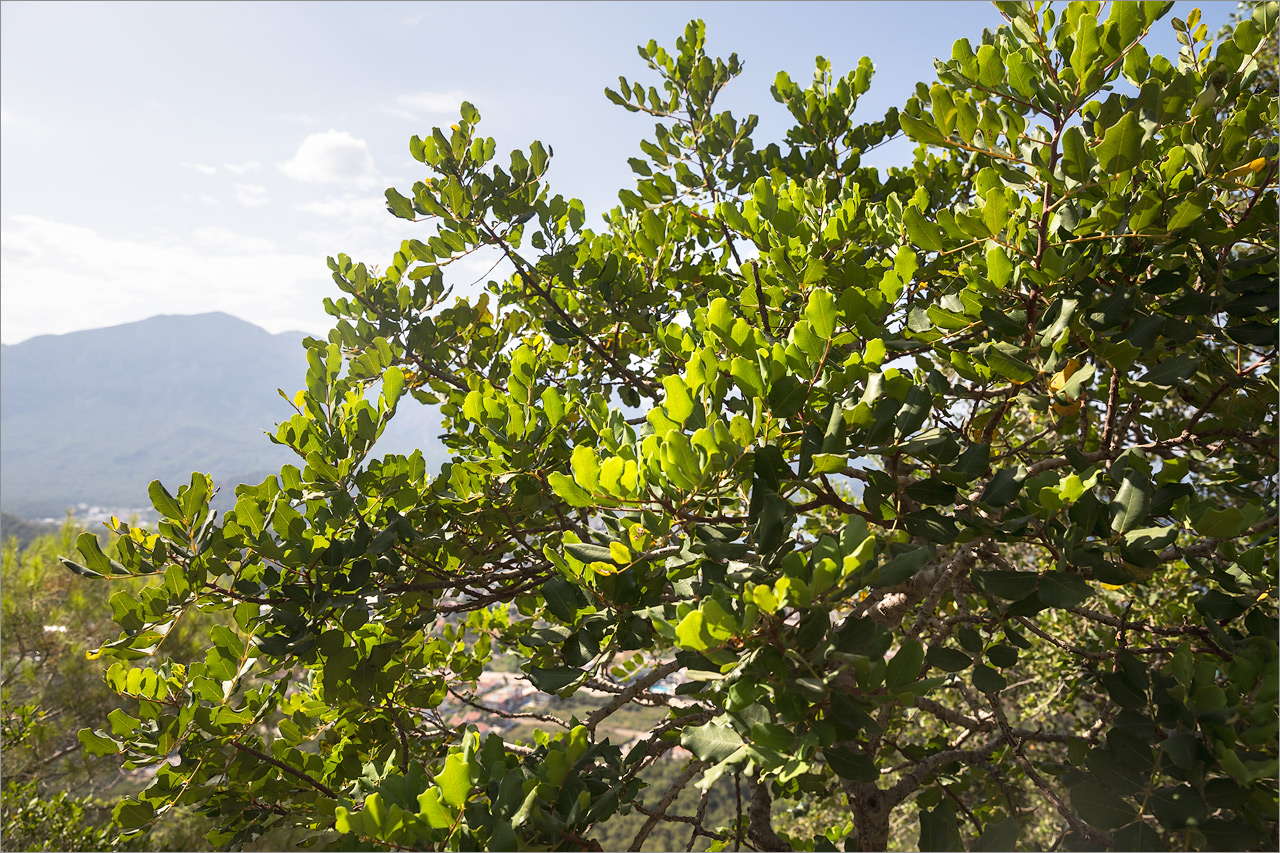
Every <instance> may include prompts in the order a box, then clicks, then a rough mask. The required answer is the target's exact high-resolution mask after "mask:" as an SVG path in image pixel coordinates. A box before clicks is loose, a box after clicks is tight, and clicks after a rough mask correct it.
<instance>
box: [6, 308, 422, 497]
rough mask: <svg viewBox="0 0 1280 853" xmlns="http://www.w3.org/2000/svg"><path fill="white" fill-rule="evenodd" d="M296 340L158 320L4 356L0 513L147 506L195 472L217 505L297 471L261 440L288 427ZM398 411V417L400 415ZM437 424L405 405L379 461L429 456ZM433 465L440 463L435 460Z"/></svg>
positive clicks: (186, 317)
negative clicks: (208, 484)
mask: <svg viewBox="0 0 1280 853" xmlns="http://www.w3.org/2000/svg"><path fill="white" fill-rule="evenodd" d="M305 337H306V334H305V333H303V332H281V333H277V334H272V333H270V332H267V331H266V330H264V329H262V328H260V327H258V326H256V325H254V324H252V323H250V322H248V321H245V320H242V319H240V318H237V317H234V316H232V315H230V314H225V313H222V312H211V313H206V314H165V315H156V316H154V317H149V318H147V319H145V320H139V321H135V322H132V323H125V324H121V325H117V326H107V327H103V328H99V329H88V330H84V331H78V332H69V333H67V334H62V335H39V336H37V337H34V338H29V339H27V340H25V341H22V342H19V343H17V344H4V345H3V346H2V347H0V508H2V509H3V511H4V512H7V513H11V514H13V515H16V516H19V517H25V518H40V517H55V518H60V517H62V516H63V515H64V513H65V512H66V510H67V508H68V507H73V506H76V505H78V504H81V503H86V504H92V505H98V506H109V507H140V506H145V505H146V504H147V497H146V495H147V484H148V483H149V482H150V481H151V480H153V479H159V480H161V481H162V482H164V483H166V485H170V488H171V489H176V488H177V485H178V484H179V483H185V482H187V480H188V478H189V477H190V473H191V472H192V471H203V472H206V473H209V474H211V475H212V476H213V478H214V481H215V483H216V484H218V485H219V486H221V487H222V489H223V493H224V495H227V496H229V495H230V494H231V493H232V492H233V491H234V488H233V487H234V485H235V484H237V483H240V482H261V480H262V479H263V478H265V477H266V476H267V475H268V474H270V473H273V472H276V471H278V470H279V468H280V466H281V465H282V464H284V463H285V462H289V461H291V460H294V454H293V453H292V451H290V450H289V449H288V448H286V447H281V446H279V445H276V444H273V443H272V442H271V441H270V440H269V439H268V438H267V436H266V435H263V432H266V431H274V429H273V428H274V425H275V424H276V423H278V422H279V421H282V420H285V419H287V418H288V417H290V416H291V415H292V414H293V410H292V408H291V407H290V406H289V404H288V403H287V402H286V401H285V400H282V399H280V395H279V394H278V393H277V389H280V390H283V391H284V392H285V393H286V394H287V395H289V396H290V397H291V396H292V392H293V391H294V390H296V389H298V388H301V387H303V384H304V381H305V376H306V364H307V362H306V356H305V351H304V348H303V346H302V341H303V339H304V338H305ZM405 404H408V405H405ZM434 423H435V418H434V413H432V412H430V411H429V410H427V409H426V408H425V407H423V406H420V405H418V404H417V403H416V402H414V401H412V400H410V399H406V400H405V401H404V403H402V410H401V411H400V412H399V413H398V414H397V419H396V420H395V421H393V422H392V424H391V426H390V427H389V429H388V434H387V435H386V436H384V438H383V439H382V440H381V441H380V442H379V449H380V450H384V449H395V450H397V451H398V452H407V451H408V450H410V449H411V448H412V447H414V446H420V445H423V444H427V446H426V447H423V448H422V449H423V450H424V453H427V454H428V455H429V456H433V457H439V446H438V444H435V443H434V442H424V441H423V439H424V438H426V436H425V435H424V427H426V426H427V425H428V424H431V425H434ZM437 461H438V459H437Z"/></svg>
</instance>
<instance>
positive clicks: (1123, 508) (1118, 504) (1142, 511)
mask: <svg viewBox="0 0 1280 853" xmlns="http://www.w3.org/2000/svg"><path fill="white" fill-rule="evenodd" d="M1150 505H1151V484H1150V483H1148V482H1147V479H1146V477H1144V476H1143V475H1142V474H1141V473H1139V472H1138V471H1137V470H1135V469H1134V468H1126V469H1125V472H1124V479H1123V482H1121V484H1120V488H1119V489H1118V490H1117V491H1116V496H1115V498H1114V499H1113V500H1112V501H1111V530H1112V532H1113V533H1125V532H1126V531H1129V530H1132V529H1133V528H1135V527H1137V526H1138V525H1139V524H1140V523H1141V522H1142V521H1143V519H1145V518H1146V517H1147V508H1148V507H1149V506H1150Z"/></svg>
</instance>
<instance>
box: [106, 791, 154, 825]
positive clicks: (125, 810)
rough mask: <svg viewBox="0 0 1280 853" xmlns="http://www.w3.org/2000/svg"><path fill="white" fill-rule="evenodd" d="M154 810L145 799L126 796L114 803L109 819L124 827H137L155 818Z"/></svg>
mask: <svg viewBox="0 0 1280 853" xmlns="http://www.w3.org/2000/svg"><path fill="white" fill-rule="evenodd" d="M155 816H156V810H155V807H154V806H152V805H151V803H149V802H147V801H146V800H134V799H130V798H126V799H123V800H121V801H120V802H118V803H116V807H115V809H114V810H113V811H112V812H111V819H112V820H113V821H115V822H116V823H117V824H119V825H120V826H121V827H122V828H124V829H138V828H139V827H143V826H146V825H147V824H149V823H151V821H152V820H154V819H155Z"/></svg>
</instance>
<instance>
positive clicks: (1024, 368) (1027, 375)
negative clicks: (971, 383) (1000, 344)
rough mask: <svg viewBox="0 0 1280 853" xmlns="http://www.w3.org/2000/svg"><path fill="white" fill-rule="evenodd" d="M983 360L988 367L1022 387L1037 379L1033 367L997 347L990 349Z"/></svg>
mask: <svg viewBox="0 0 1280 853" xmlns="http://www.w3.org/2000/svg"><path fill="white" fill-rule="evenodd" d="M983 358H984V359H985V361H986V362H987V367H990V368H991V369H992V370H994V371H995V372H996V373H998V374H1000V375H1001V376H1003V377H1004V378H1005V379H1008V380H1009V381H1010V382H1016V383H1018V384H1019V385H1021V384H1023V383H1025V382H1030V381H1031V380H1032V379H1035V378H1036V372H1035V370H1033V369H1032V368H1031V365H1029V364H1027V363H1026V362H1025V361H1022V360H1021V359H1017V358H1014V357H1013V356H1011V355H1009V354H1008V353H1006V352H1003V351H1002V350H1000V349H997V348H996V347H990V348H988V349H987V351H986V353H985V354H984V356H983Z"/></svg>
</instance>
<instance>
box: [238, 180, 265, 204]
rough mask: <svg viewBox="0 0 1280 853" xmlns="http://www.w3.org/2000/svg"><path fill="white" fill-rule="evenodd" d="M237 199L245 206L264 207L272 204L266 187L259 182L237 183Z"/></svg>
mask: <svg viewBox="0 0 1280 853" xmlns="http://www.w3.org/2000/svg"><path fill="white" fill-rule="evenodd" d="M236 201H238V202H240V203H241V204H243V205H244V206H245V207H262V206H263V205H266V204H270V203H271V198H270V197H269V196H268V195H267V188H266V187H260V186H258V185H257V184H236Z"/></svg>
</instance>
